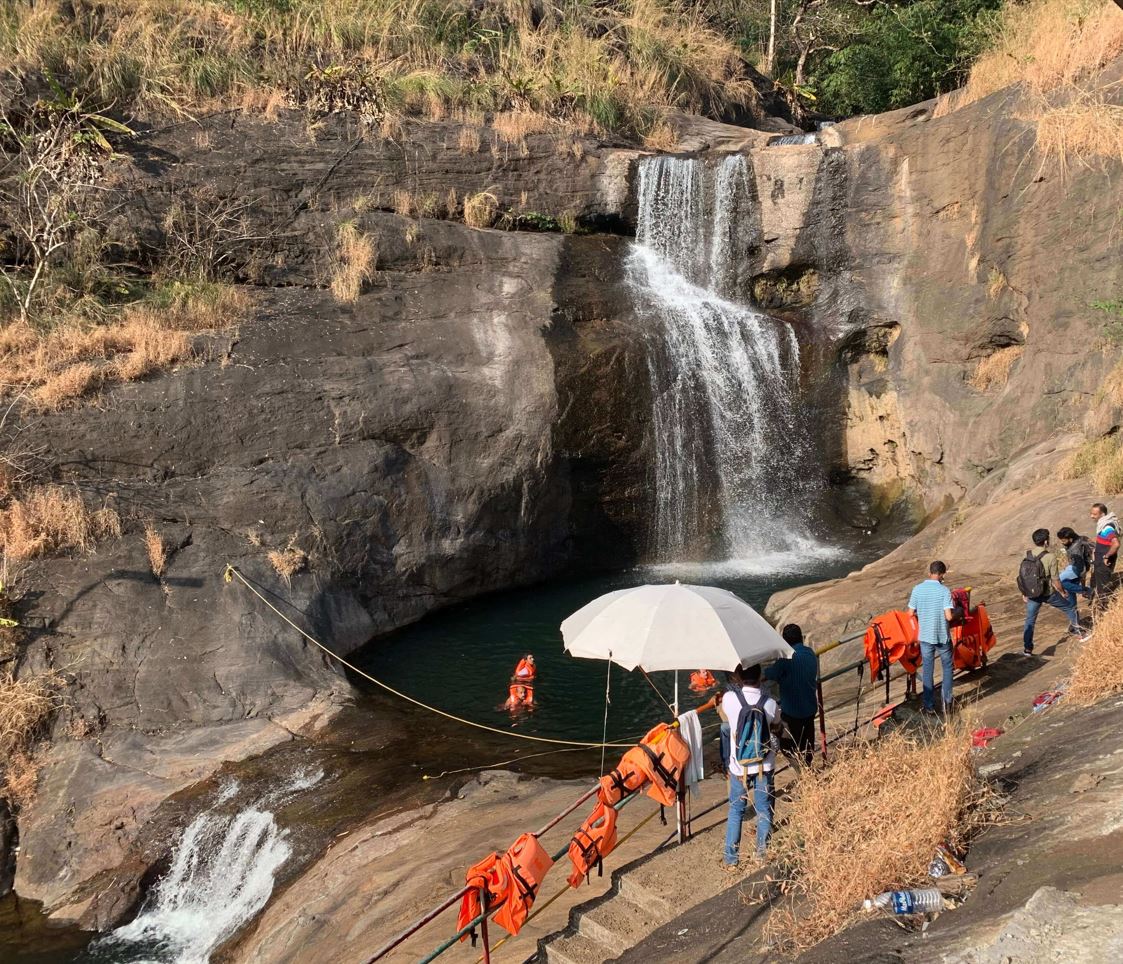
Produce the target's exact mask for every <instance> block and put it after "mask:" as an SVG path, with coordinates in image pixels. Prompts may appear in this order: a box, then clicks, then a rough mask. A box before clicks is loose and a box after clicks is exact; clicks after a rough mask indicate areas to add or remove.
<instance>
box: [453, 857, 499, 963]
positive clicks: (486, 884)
mask: <svg viewBox="0 0 1123 964" xmlns="http://www.w3.org/2000/svg"><path fill="white" fill-rule="evenodd" d="M464 883H465V884H467V885H468V886H469V887H471V888H472V889H471V890H470V891H468V893H466V894H465V895H464V896H463V897H461V898H460V913H459V914H458V915H457V918H456V929H457V930H458V931H459V930H463V929H464V928H465V927H467V926H468V924H469V922H470V921H474V920H475V919H476V918H477V917H479V916H480V914H481V913H483V910H484V906H485V905H486V907H487V909H488V910H490V909H491V908H493V907H495V906H496V905H497V904H498V903H499V902H500V901H502V900H504V899H505V895H506V893H507V891H508V890H509V889H510V883H509V881H508V874H507V869H506V868H505V867H504V866H503V859H502V858H501V857H500V856H499V854H497V853H490V854H488V855H487V856H486V857H484V859H483V860H481V861H480V862H479V863H475V864H472V866H471V867H469V868H468V870H467V872H466V873H465V874H464ZM481 893H482V895H483V896H484V897H485V900H484V902H483V903H482V904H481V902H480V896H481ZM469 937H471V938H472V944H473V945H474V944H475V943H476V930H475V928H472V930H471V931H469V932H468V933H467V934H461V935H460V940H461V942H462V943H463V942H464V941H466V940H467V939H468V938H469Z"/></svg>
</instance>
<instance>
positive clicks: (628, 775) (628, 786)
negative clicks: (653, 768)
mask: <svg viewBox="0 0 1123 964" xmlns="http://www.w3.org/2000/svg"><path fill="white" fill-rule="evenodd" d="M647 766H648V764H647V756H646V754H644V752H643V750H641V749H640V748H639V747H638V746H633V747H632V748H631V749H630V750H627V751H625V753H624V755H623V756H622V757H620V762H619V763H617V764H616V766H615V767H613V768H612V769H611V770H609V771H608V773H606V774H605V775H604V776H603V777H601V778H600V790H598V791H597V795H598V796H599V797H600V799H601V801H602V802H603V803H604V804H605V805H606V806H610V807H611V806H612V805H613V804H616V803H619V802H620V801H621V800H623V799H624V798H625V797H626V796H628V795H629V794H632V793H635V792H636V791H637V790H640V789H642V788H643V785H644V784H645V783H647V781H648V779H649V778H648V775H647Z"/></svg>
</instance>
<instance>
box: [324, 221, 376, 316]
mask: <svg viewBox="0 0 1123 964" xmlns="http://www.w3.org/2000/svg"><path fill="white" fill-rule="evenodd" d="M377 264H378V247H377V245H376V244H375V240H374V238H372V237H370V235H367V234H363V233H362V232H361V231H360V230H359V229H358V228H357V227H356V226H355V223H354V222H353V221H347V222H345V223H344V224H341V225H340V226H339V232H338V238H337V247H336V252H335V266H334V267H333V268H332V273H331V285H330V287H331V293H332V294H333V295H334V296H335V300H336V301H341V302H352V301H358V300H359V294H360V293H361V292H362V290H363V285H364V284H365V283H366V282H368V281H370V280H371V278H373V277H374V272H375V268H376V267H377Z"/></svg>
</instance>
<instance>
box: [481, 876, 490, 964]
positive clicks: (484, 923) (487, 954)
mask: <svg viewBox="0 0 1123 964" xmlns="http://www.w3.org/2000/svg"><path fill="white" fill-rule="evenodd" d="M480 906H481V907H483V908H484V917H483V920H482V921H480V936H481V937H482V938H483V943H484V964H491V944H490V943H489V942H488V939H487V894H486V892H485V891H484V889H483V888H482V887H481V888H480Z"/></svg>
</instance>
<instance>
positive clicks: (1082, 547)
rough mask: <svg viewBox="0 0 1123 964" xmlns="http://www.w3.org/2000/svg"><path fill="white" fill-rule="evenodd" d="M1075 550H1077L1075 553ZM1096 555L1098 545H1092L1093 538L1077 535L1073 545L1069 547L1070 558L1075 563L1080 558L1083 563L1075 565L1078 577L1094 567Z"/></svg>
mask: <svg viewBox="0 0 1123 964" xmlns="http://www.w3.org/2000/svg"><path fill="white" fill-rule="evenodd" d="M1073 550H1076V552H1075V554H1074V553H1073ZM1095 556H1096V547H1095V546H1093V545H1092V542H1091V540H1090V539H1089V538H1088V537H1087V536H1077V537H1076V542H1074V543H1073V544H1072V547H1071V548H1070V549H1069V558H1070V559H1071V560H1072V562H1073V563H1075V562H1076V561H1077V559H1079V560H1080V563H1081V564H1080V565H1079V566H1076V565H1074V566H1073V568H1074V569H1075V570H1076V577H1077V578H1078V579H1079V578H1081V577H1082V576H1083V575H1084V573H1086V572H1088V570H1089V569H1091V568H1092V562H1093V560H1094V559H1095Z"/></svg>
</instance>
